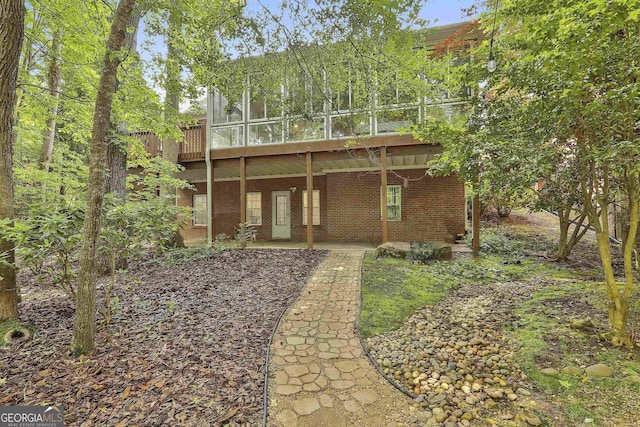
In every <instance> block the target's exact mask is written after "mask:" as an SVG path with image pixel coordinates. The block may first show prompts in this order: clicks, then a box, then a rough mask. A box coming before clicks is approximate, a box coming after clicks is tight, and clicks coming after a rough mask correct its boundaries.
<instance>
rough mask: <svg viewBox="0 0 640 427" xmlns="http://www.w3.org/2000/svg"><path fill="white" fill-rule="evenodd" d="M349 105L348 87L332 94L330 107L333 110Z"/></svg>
mask: <svg viewBox="0 0 640 427" xmlns="http://www.w3.org/2000/svg"><path fill="white" fill-rule="evenodd" d="M350 106H351V100H350V97H349V88H347V89H345V90H343V91H341V92H338V93H334V94H333V99H332V100H331V108H332V109H333V111H344V110H348V109H349V107H350Z"/></svg>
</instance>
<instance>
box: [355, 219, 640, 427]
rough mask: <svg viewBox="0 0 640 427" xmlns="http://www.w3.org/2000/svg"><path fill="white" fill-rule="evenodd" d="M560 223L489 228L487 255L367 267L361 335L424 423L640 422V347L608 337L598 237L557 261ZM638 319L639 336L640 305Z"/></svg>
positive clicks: (633, 323) (635, 310)
mask: <svg viewBox="0 0 640 427" xmlns="http://www.w3.org/2000/svg"><path fill="white" fill-rule="evenodd" d="M553 221H554V220H553V217H550V216H546V215H544V214H543V215H533V216H531V215H524V214H515V215H514V214H512V217H511V218H510V219H508V220H506V221H505V220H502V221H494V222H493V223H485V224H483V226H484V230H483V234H482V238H483V240H484V246H483V253H482V254H480V255H464V256H460V255H458V256H457V257H455V258H454V260H453V261H451V262H432V263H429V264H427V265H418V264H413V263H410V262H409V261H406V260H399V259H387V258H380V259H375V258H374V257H372V256H371V257H368V258H367V259H366V260H365V265H364V274H363V288H362V292H363V312H362V316H361V321H360V324H359V330H360V332H361V334H362V335H363V336H364V337H366V338H367V340H366V342H367V350H368V351H369V353H370V355H371V356H372V357H373V359H374V360H375V361H376V362H377V363H378V364H379V367H380V369H381V370H383V372H385V374H386V375H387V376H388V377H389V378H390V379H391V380H392V381H394V382H395V383H396V384H398V385H399V386H401V387H402V388H403V389H405V390H406V391H407V392H409V393H412V394H413V395H415V396H416V406H419V407H418V408H416V409H415V410H414V411H413V416H414V420H415V421H416V422H417V423H418V424H421V423H423V422H424V423H427V425H432V424H434V423H443V422H457V423H459V424H460V425H478V426H480V425H482V426H485V425H499V426H528V425H546V426H583V425H584V426H587V425H589V426H591V425H595V426H636V425H638V424H637V422H638V420H637V414H638V413H639V411H640V385H639V384H638V383H639V382H640V376H639V374H640V347H638V346H637V341H638V340H637V338H636V339H635V341H636V343H635V344H634V345H635V346H634V347H633V348H630V347H623V348H614V347H613V346H612V345H611V343H610V342H609V341H608V340H606V339H603V338H602V337H601V336H599V334H603V333H605V332H607V330H608V318H607V310H606V301H604V300H603V298H602V296H601V295H602V287H603V286H604V284H603V280H604V277H603V276H602V273H600V272H599V269H598V267H599V259H598V257H597V248H596V247H595V239H594V238H593V237H589V235H587V238H586V240H585V241H583V242H581V243H579V244H578V246H577V247H576V248H575V249H574V253H573V255H572V258H571V259H570V260H569V261H568V262H567V263H559V262H555V261H554V258H555V257H554V256H553V255H554V252H555V248H554V245H553V243H552V242H553V237H554V234H551V233H552V232H553V231H554V230H555V228H554V227H556V228H557V226H556V225H555V224H554V223H553ZM594 254H595V256H594ZM621 267H622V265H621V263H619V262H616V261H614V269H616V270H619V269H620V268H621ZM636 301H637V295H636ZM630 314H631V316H630V329H633V330H637V329H638V325H640V323H639V319H640V306H639V305H638V304H637V303H636V304H635V305H633V306H632V308H631V312H630ZM600 375H603V376H602V377H601V376H600ZM603 402H606V405H605V404H603ZM431 419H433V421H430V420H431Z"/></svg>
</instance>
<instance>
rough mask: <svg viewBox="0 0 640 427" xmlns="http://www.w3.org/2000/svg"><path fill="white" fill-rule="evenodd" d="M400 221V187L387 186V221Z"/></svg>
mask: <svg viewBox="0 0 640 427" xmlns="http://www.w3.org/2000/svg"><path fill="white" fill-rule="evenodd" d="M401 219H402V187H401V186H399V185H387V220H388V221H400V220H401Z"/></svg>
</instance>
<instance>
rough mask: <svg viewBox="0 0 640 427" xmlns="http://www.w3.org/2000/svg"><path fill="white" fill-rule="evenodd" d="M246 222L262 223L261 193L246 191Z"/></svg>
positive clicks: (252, 223)
mask: <svg viewBox="0 0 640 427" xmlns="http://www.w3.org/2000/svg"><path fill="white" fill-rule="evenodd" d="M247 222H248V223H249V224H251V225H262V193H247Z"/></svg>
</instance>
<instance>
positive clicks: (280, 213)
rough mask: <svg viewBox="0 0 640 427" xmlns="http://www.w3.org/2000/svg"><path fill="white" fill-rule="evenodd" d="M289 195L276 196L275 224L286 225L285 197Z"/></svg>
mask: <svg viewBox="0 0 640 427" xmlns="http://www.w3.org/2000/svg"><path fill="white" fill-rule="evenodd" d="M288 198H289V196H276V225H287V199H288Z"/></svg>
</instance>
